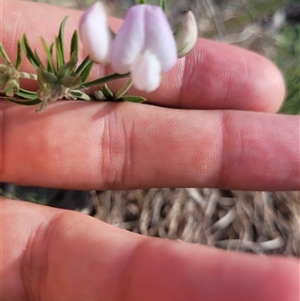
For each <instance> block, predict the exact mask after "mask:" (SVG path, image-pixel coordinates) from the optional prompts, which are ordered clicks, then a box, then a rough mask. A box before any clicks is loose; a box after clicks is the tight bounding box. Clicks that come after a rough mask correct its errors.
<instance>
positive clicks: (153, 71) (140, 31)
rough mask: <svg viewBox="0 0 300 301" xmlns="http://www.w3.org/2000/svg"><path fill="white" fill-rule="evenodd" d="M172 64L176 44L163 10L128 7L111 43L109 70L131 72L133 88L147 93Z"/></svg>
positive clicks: (146, 7)
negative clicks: (110, 66)
mask: <svg viewBox="0 0 300 301" xmlns="http://www.w3.org/2000/svg"><path fill="white" fill-rule="evenodd" d="M176 61H177V49H176V42H175V39H174V36H173V33H172V30H171V27H170V25H169V23H168V21H167V19H166V16H165V14H164V12H163V10H162V9H161V8H160V7H159V6H152V5H145V4H144V5H136V6H134V7H132V8H131V9H130V10H129V11H128V13H127V15H126V17H125V20H124V23H123V24H122V26H121V28H120V30H119V32H118V34H117V36H116V38H115V40H114V41H113V45H112V50H111V64H112V67H113V69H114V70H115V71H116V72H117V73H120V74H124V73H127V72H131V78H132V81H133V83H134V85H135V87H136V88H137V89H139V90H142V91H146V92H151V91H154V90H155V89H156V88H158V86H159V84H160V81H161V72H162V71H164V72H166V71H169V70H170V69H171V68H172V67H173V66H174V65H175V63H176Z"/></svg>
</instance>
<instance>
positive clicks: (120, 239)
mask: <svg viewBox="0 0 300 301" xmlns="http://www.w3.org/2000/svg"><path fill="white" fill-rule="evenodd" d="M1 206H2V217H3V231H2V233H3V238H2V239H3V248H2V254H3V255H2V258H3V259H4V261H3V262H2V265H1V272H2V273H1V276H2V282H1V283H2V298H3V300H19V301H22V300H29V299H30V300H40V301H43V300H57V301H60V300H74V301H77V300H91V301H92V300H112V301H121V300H122V301H127V300H130V301H135V300H139V301H140V300H145V301H147V300H164V301H171V300H172V301H183V300H190V301H193V300H195V301H196V300H207V301H217V300H224V301H229V300H230V301H231V300H243V301H250V300H251V301H252V300H256V301H265V300H272V301H282V300H285V301H296V300H298V298H299V262H298V261H297V260H293V259H287V258H286V259H284V258H278V257H269V258H268V257H258V256H253V255H246V254H241V253H240V254H238V253H231V252H224V251H219V250H216V249H212V248H207V247H204V246H200V245H192V244H186V243H180V242H174V241H167V240H161V239H154V238H149V237H144V236H141V235H137V234H133V233H130V232H127V231H125V230H121V229H117V228H116V227H113V226H109V225H107V224H104V223H102V222H100V221H97V220H96V219H93V218H91V217H87V216H83V215H82V214H79V213H75V212H70V211H62V210H58V209H52V208H47V207H44V206H38V205H32V204H28V203H23V202H13V201H3V200H2V201H1Z"/></svg>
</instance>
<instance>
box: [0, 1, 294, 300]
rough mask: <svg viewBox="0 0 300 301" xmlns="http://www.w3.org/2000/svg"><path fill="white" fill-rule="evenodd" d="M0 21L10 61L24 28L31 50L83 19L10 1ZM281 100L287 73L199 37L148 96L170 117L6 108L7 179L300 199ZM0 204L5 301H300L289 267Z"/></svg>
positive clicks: (114, 109) (71, 215) (151, 112)
mask: <svg viewBox="0 0 300 301" xmlns="http://www.w3.org/2000/svg"><path fill="white" fill-rule="evenodd" d="M33 12H35V17H34V18H32V15H33V14H32V13H33ZM2 15H3V18H2V23H3V31H2V37H3V38H2V41H3V44H4V45H5V46H6V49H7V50H10V51H11V52H10V53H9V54H10V56H11V57H12V58H14V56H15V55H16V54H15V53H13V52H12V51H13V49H15V43H16V40H17V38H19V37H20V36H21V34H22V33H23V32H27V33H28V34H29V38H30V41H31V43H32V44H33V45H36V47H39V45H40V42H39V36H40V35H41V36H44V37H45V38H47V37H49V39H50V38H52V37H53V34H54V33H55V32H56V31H57V28H58V25H59V23H60V22H61V20H62V19H63V17H64V16H65V15H70V19H69V21H68V23H67V28H66V29H67V34H66V36H67V37H70V35H71V32H72V30H73V29H74V28H75V27H76V26H77V22H78V19H79V16H80V13H78V12H73V11H67V10H64V9H61V8H55V7H49V6H45V5H39V4H36V3H35V4H32V3H26V2H19V1H4V3H3V7H2ZM50 22H51V25H49V24H50ZM111 22H112V24H113V25H114V26H116V27H117V21H116V20H114V19H111ZM37 24H39V25H38V30H36V28H37ZM8 46H9V47H8ZM24 68H25V69H26V68H29V66H26V65H25V66H24ZM96 72H98V75H100V74H104V73H105V72H109V70H105V68H103V67H99V68H98V70H97V71H96ZM96 72H95V73H96ZM183 75H184V77H183ZM113 89H115V90H117V85H115V86H113ZM283 96H284V85H283V81H282V77H281V75H280V73H279V72H278V70H277V69H276V68H275V67H274V66H273V65H272V64H271V63H270V62H268V61H267V60H266V59H264V58H262V57H260V56H258V55H256V54H254V53H251V52H248V51H246V50H242V49H239V48H236V47H233V46H228V45H223V44H219V43H217V42H213V41H208V40H203V39H200V40H199V42H198V44H197V46H196V48H195V50H194V52H193V53H192V54H191V55H190V56H188V57H187V58H186V59H185V60H181V61H180V62H179V63H178V65H177V66H176V68H175V69H174V70H173V71H172V72H170V73H168V74H165V76H164V81H163V84H162V86H161V87H160V88H159V89H158V90H157V91H155V92H153V93H151V94H150V95H147V98H148V99H149V100H150V101H151V103H152V104H155V105H159V106H165V107H169V108H163V107H159V106H150V105H137V104H131V103H117V104H115V103H100V102H70V101H68V102H66V101H59V102H56V103H51V104H49V107H48V108H47V110H46V111H44V112H42V113H39V114H36V113H35V112H34V109H33V108H32V107H29V108H26V107H20V106H16V105H13V104H10V103H8V102H6V101H2V102H1V115H0V116H1V124H2V133H1V135H2V139H1V143H2V145H1V157H2V160H1V164H2V166H1V170H2V174H1V180H2V181H5V182H13V183H18V184H23V185H40V186H46V187H47V186H48V187H61V188H69V189H85V190H88V189H108V188H110V189H130V188H138V187H139V188H146V187H187V186H190V187H191V186H194V187H223V188H231V189H256V190H259V189H265V190H275V189H277V190H280V189H286V190H293V189H299V160H298V159H299V157H298V146H299V127H298V126H299V117H297V116H296V117H295V116H281V115H274V114H272V113H273V112H275V111H276V110H277V109H278V107H279V106H280V104H281V102H282V100H283ZM0 204H1V220H2V225H1V227H2V238H1V239H2V247H1V252H2V254H1V256H2V264H1V272H2V273H1V278H2V279H1V283H2V287H1V290H2V291H1V294H2V295H1V300H5V301H10V300H18V301H19V300H58V301H59V300H164V301H168V300H172V301H173V300H175V301H177V300H209V301H215V300H225V301H226V300H243V301H247V300H258V301H259V300H274V301H276V300H278V301H279V300H280V301H281V300H286V301H292V300H293V301H296V300H298V298H299V263H298V261H296V260H293V259H285V258H279V257H269V258H263V257H257V256H253V255H247V254H237V253H230V252H224V251H220V250H215V249H210V248H207V247H204V246H199V245H191V244H186V243H179V242H174V241H165V240H160V239H154V238H149V237H143V236H140V235H137V234H133V233H130V232H126V231H124V230H120V229H117V228H115V227H112V226H110V225H107V224H105V223H102V222H100V221H97V220H95V219H93V218H90V217H87V216H83V215H82V214H79V213H75V212H70V211H64V210H58V209H53V208H48V207H43V206H38V205H32V204H28V203H23V202H14V201H11V200H2V201H1V203H0ZM297 297H298V298H297Z"/></svg>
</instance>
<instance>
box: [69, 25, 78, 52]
mask: <svg viewBox="0 0 300 301" xmlns="http://www.w3.org/2000/svg"><path fill="white" fill-rule="evenodd" d="M74 51H75V52H77V53H78V32H77V30H75V31H74V33H73V35H72V39H71V47H70V57H71V56H72V53H73V52H74Z"/></svg>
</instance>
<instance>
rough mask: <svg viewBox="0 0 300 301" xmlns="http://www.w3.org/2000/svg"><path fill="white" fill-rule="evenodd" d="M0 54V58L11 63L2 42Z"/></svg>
mask: <svg viewBox="0 0 300 301" xmlns="http://www.w3.org/2000/svg"><path fill="white" fill-rule="evenodd" d="M0 56H2V58H3V59H4V60H5V61H6V62H7V63H9V64H11V61H10V59H9V57H8V55H7V53H6V51H5V49H4V47H3V45H2V43H0Z"/></svg>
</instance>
